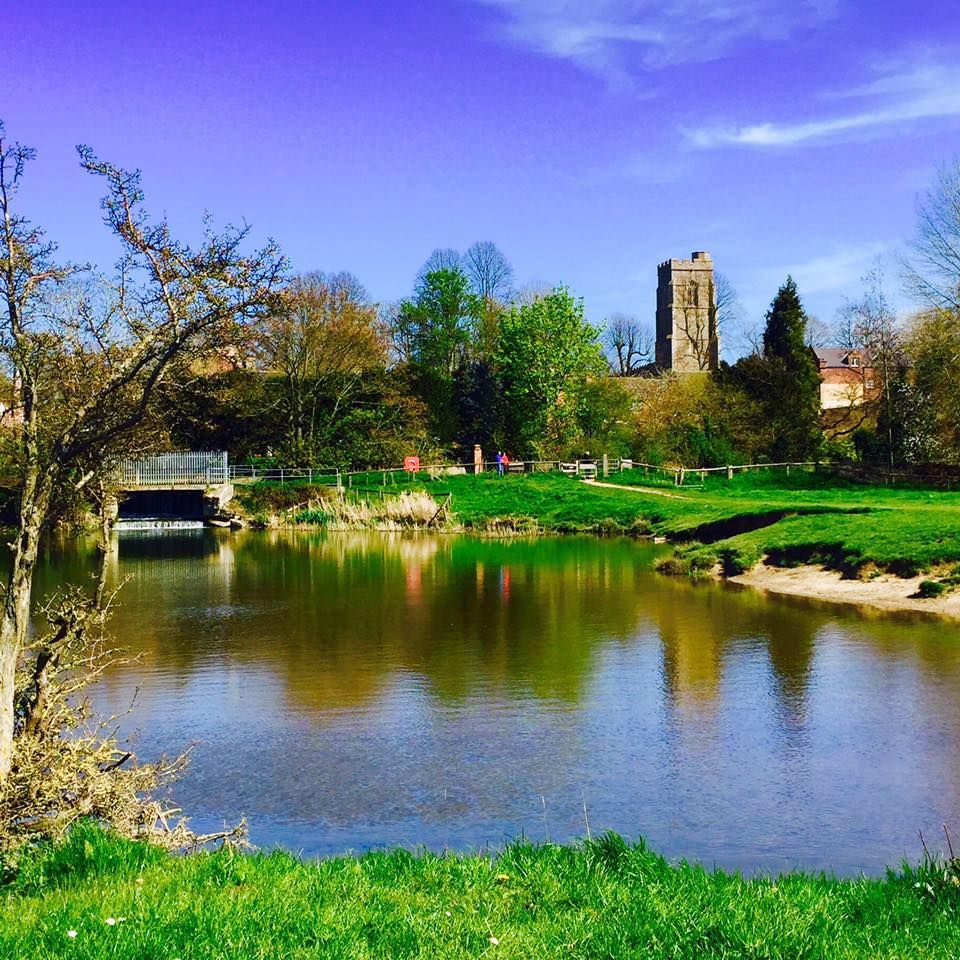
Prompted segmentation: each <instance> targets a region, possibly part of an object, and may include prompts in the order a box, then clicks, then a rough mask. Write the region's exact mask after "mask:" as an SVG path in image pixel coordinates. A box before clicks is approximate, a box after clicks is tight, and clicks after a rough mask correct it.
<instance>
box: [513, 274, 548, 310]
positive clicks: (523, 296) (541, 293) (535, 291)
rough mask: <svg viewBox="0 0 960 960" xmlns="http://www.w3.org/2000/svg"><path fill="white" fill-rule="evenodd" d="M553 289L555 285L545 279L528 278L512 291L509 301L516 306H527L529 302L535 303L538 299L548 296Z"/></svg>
mask: <svg viewBox="0 0 960 960" xmlns="http://www.w3.org/2000/svg"><path fill="white" fill-rule="evenodd" d="M554 289H555V286H554V285H553V284H552V283H547V282H546V280H530V281H528V282H527V283H525V284H524V285H523V286H522V287H520V288H519V289H518V290H515V291H514V293H513V297H512V298H511V302H512V303H514V304H516V305H517V306H518V307H525V306H529V305H530V304H531V303H536V302H537V301H538V300H542V299H543V298H544V297H547V296H549V295H550V294H551V293H553V291H554Z"/></svg>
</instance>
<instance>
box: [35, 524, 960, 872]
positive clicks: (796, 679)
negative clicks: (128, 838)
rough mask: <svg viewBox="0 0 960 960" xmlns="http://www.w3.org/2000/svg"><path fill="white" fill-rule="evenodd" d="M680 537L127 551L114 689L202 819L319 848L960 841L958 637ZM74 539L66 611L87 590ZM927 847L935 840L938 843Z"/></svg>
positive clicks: (215, 542) (241, 544)
mask: <svg viewBox="0 0 960 960" xmlns="http://www.w3.org/2000/svg"><path fill="white" fill-rule="evenodd" d="M662 549H664V548H662V547H655V546H653V545H650V544H646V543H643V542H637V541H633V540H629V539H596V538H588V537H568V538H545V539H536V540H533V539H530V540H528V539H518V540H507V541H498V540H479V539H470V538H466V537H436V538H427V537H410V538H404V537H400V536H396V535H376V534H331V535H324V534H320V533H305V532H296V531H290V532H288V531H284V532H256V531H245V532H240V533H229V532H226V531H209V530H208V531H184V532H182V533H178V532H173V531H163V532H162V533H160V534H150V533H134V532H128V533H122V534H119V535H117V537H116V539H115V541H114V549H113V553H112V555H111V558H110V576H111V580H112V581H113V583H114V584H117V583H120V582H121V581H122V580H126V581H127V582H126V583H125V585H124V587H123V589H122V591H121V595H120V605H119V608H118V610H117V612H116V614H115V617H114V620H113V630H114V632H115V633H116V635H117V636H118V637H119V638H120V640H121V641H122V643H123V644H124V646H126V647H127V649H128V650H129V651H130V652H131V653H133V654H141V655H142V659H141V660H140V661H139V662H137V663H132V664H128V665H125V666H122V667H116V668H114V669H113V670H111V671H110V672H109V673H108V674H107V675H106V677H105V678H104V680H103V681H102V682H101V683H100V684H98V686H97V687H96V688H94V695H93V701H94V705H95V707H96V708H97V709H98V710H99V711H101V712H104V713H120V712H122V711H124V710H125V709H126V708H127V706H128V705H129V703H130V702H131V701H132V700H133V699H134V695H135V693H136V692H137V690H139V693H138V694H137V697H136V706H135V710H134V712H133V713H132V714H130V715H129V716H126V717H124V718H123V720H122V724H123V728H124V730H125V732H127V733H130V734H134V747H135V749H136V751H137V752H138V754H139V755H140V756H142V757H144V758H151V757H154V756H156V755H157V754H158V753H161V752H176V751H179V750H181V749H183V748H185V747H187V746H189V745H190V744H194V747H193V760H192V763H191V765H190V768H189V770H188V772H187V773H186V775H185V776H184V777H183V779H182V780H181V781H180V782H179V783H178V784H177V786H176V788H175V797H176V799H177V801H178V802H179V803H180V804H181V805H182V806H183V807H184V808H185V810H186V811H187V812H188V813H190V815H191V816H192V818H193V820H192V822H193V824H194V826H196V827H198V828H204V829H205V828H210V827H216V826H219V825H222V824H223V823H224V822H225V821H226V822H231V823H232V822H235V821H236V820H238V819H239V818H240V817H241V816H245V817H246V818H247V819H248V821H249V824H250V832H251V838H252V840H253V841H254V842H255V843H257V844H259V845H261V846H266V847H270V846H274V845H282V846H284V847H286V848H289V849H292V850H295V851H298V852H302V853H304V854H308V855H315V854H332V853H339V852H342V851H345V850H348V849H351V850H363V849H368V848H371V847H381V846H389V845H395V844H402V845H406V846H410V847H416V846H420V845H424V846H427V847H430V848H434V849H443V848H445V847H449V848H454V849H458V850H466V849H476V848H482V847H484V846H485V845H487V844H491V845H497V846H499V845H502V844H503V843H504V842H505V841H508V840H509V839H511V838H516V837H520V836H525V837H527V838H530V839H532V840H538V841H539V840H543V839H546V838H549V839H550V840H553V841H566V840H569V839H571V838H574V837H579V836H583V835H584V834H586V832H587V829H588V827H587V824H588V823H589V829H590V830H591V831H592V832H593V833H597V832H599V831H602V830H606V829H612V830H616V831H618V832H620V833H622V834H624V835H625V836H627V837H629V838H634V839H635V838H638V837H641V836H642V837H644V838H645V839H646V840H647V841H648V842H649V843H650V845H651V846H652V847H654V848H655V849H656V850H658V851H660V852H662V853H664V854H665V855H667V856H669V857H672V858H677V857H686V858H689V859H696V860H700V861H702V862H703V863H704V864H706V865H707V866H713V865H714V864H716V865H719V866H723V867H727V868H739V869H743V870H745V871H749V872H756V871H758V870H760V871H771V872H778V871H780V870H786V869H793V868H796V867H802V868H806V869H821V868H822V869H828V870H833V871H836V872H837V873H841V874H853V873H856V872H858V871H861V870H862V871H866V872H868V873H872V874H876V873H879V872H881V871H882V870H883V868H884V866H885V865H887V864H890V865H897V864H898V863H899V861H900V860H901V858H903V857H905V856H906V857H908V858H909V859H912V860H915V859H917V858H918V857H919V855H920V854H921V852H922V848H921V846H920V841H919V839H918V830H920V829H922V830H923V832H924V835H925V836H927V837H929V838H932V839H933V840H934V842H936V840H937V839H938V838H942V826H941V825H942V824H943V823H945V822H946V823H948V824H953V825H955V826H956V827H957V832H958V835H960V807H958V802H957V801H958V798H960V631H958V630H957V628H956V627H955V626H953V625H948V624H944V623H937V622H934V621H926V620H918V619H916V618H909V617H899V618H898V617H892V616H889V615H888V616H872V617H864V616H863V615H861V614H859V613H857V612H856V611H855V610H852V609H849V608H838V607H832V606H829V605H824V604H816V603H813V602H804V601H799V600H791V599H787V598H782V599H777V598H768V597H765V596H762V595H760V594H757V593H754V592H751V591H748V590H742V589H740V590H738V589H735V588H732V587H729V586H724V585H721V584H704V585H695V584H691V583H688V582H686V581H683V580H678V579H672V578H668V577H663V576H660V575H658V574H656V573H654V572H653V570H652V562H653V560H654V558H655V556H656V555H657V553H658V551H660V550H662ZM91 564H92V559H91V554H90V552H89V550H86V549H85V548H84V547H83V545H82V544H80V545H78V544H74V545H71V546H67V547H57V546H52V547H51V548H50V549H49V550H48V552H47V553H46V554H45V555H44V558H43V561H42V563H41V565H40V568H39V570H38V579H37V591H38V593H43V592H44V591H48V590H50V589H52V588H53V586H54V585H56V584H57V583H59V582H62V581H63V580H65V579H71V580H75V581H76V580H80V579H82V578H83V576H84V575H85V573H86V572H88V571H89V569H90V566H91ZM928 842H930V841H929V840H928Z"/></svg>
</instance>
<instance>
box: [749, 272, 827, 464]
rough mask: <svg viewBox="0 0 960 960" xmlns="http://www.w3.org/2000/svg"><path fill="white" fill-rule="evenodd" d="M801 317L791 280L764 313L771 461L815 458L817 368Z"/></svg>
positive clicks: (817, 442)
mask: <svg viewBox="0 0 960 960" xmlns="http://www.w3.org/2000/svg"><path fill="white" fill-rule="evenodd" d="M806 334H807V315H806V313H804V310H803V305H802V304H801V303H800V297H799V295H798V293H797V285H796V283H794V281H793V278H792V277H787V281H786V283H784V285H783V286H782V287H781V288H780V289H779V290H778V291H777V295H776V297H774V299H773V303H771V304H770V309H769V310H768V311H767V325H766V328H765V329H764V332H763V356H764V360H766V362H767V366H768V376H769V381H768V389H767V391H766V392H767V397H766V400H767V405H768V412H769V415H770V419H771V423H772V425H773V432H774V443H773V449H772V450H771V453H772V455H773V457H774V459H776V460H809V459H811V458H812V457H814V456H816V453H817V450H818V449H819V446H820V442H821V440H822V435H821V432H820V370H819V368H818V365H817V361H816V358H815V357H814V354H813V351H812V350H811V349H810V347H808V346H807V342H806Z"/></svg>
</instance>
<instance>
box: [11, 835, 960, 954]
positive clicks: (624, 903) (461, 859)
mask: <svg viewBox="0 0 960 960" xmlns="http://www.w3.org/2000/svg"><path fill="white" fill-rule="evenodd" d="M955 876H956V875H955V872H954V870H953V869H951V868H944V867H943V866H942V865H941V866H936V865H934V864H926V865H923V866H921V867H919V868H916V869H913V868H909V867H904V868H902V870H901V871H899V872H896V873H890V874H888V876H887V877H886V878H883V879H867V878H861V879H856V880H839V879H834V878H830V877H825V876H809V875H803V874H791V875H786V876H781V877H777V878H765V877H760V878H754V879H749V880H748V879H743V878H741V877H740V876H738V875H731V874H725V873H722V872H719V871H717V872H712V871H707V870H704V869H702V868H701V867H698V866H691V865H687V864H680V865H671V864H669V863H668V862H667V861H665V860H664V859H663V858H661V857H659V856H657V855H656V854H655V853H652V852H651V851H649V850H647V849H646V848H645V847H644V846H642V845H636V846H634V845H628V844H626V843H625V842H624V841H622V840H620V839H619V838H617V837H615V836H606V837H603V838H601V839H597V840H594V841H592V842H585V843H582V844H578V845H575V846H555V845H544V846H533V845H530V844H522V843H521V844H515V845H512V846H509V847H507V848H506V849H505V850H503V851H502V852H500V853H498V854H497V855H495V856H492V857H491V856H486V855H483V854H473V855H461V856H454V855H448V856H439V855H434V854H428V853H424V854H420V855H416V856H415V855H412V854H410V853H408V852H405V851H402V850H394V851H391V852H387V853H368V854H365V855H363V856H360V857H336V858H332V859H328V860H322V861H316V862H305V861H301V860H298V859H297V858H295V857H293V856H290V855H288V854H285V853H272V854H269V855H263V854H258V855H243V854H238V853H234V852H230V851H221V852H218V853H214V854H198V855H193V856H188V857H175V856H171V855H168V854H166V853H163V852H162V851H160V850H157V849H155V848H152V847H149V846H147V845H145V844H142V843H132V842H130V841H124V840H120V839H117V838H115V837H112V836H109V835H107V834H104V833H102V832H100V831H99V830H96V829H93V828H81V829H77V830H75V831H74V832H73V833H72V834H71V836H70V837H69V839H68V840H67V841H66V842H65V843H64V844H63V845H61V846H59V847H56V848H46V849H43V850H41V851H39V852H36V853H34V854H32V855H31V856H30V857H28V858H27V859H26V861H25V862H24V863H23V864H22V865H21V867H20V869H19V872H18V873H17V874H16V875H15V878H14V879H13V880H12V882H10V883H9V884H8V885H7V886H5V887H0V956H2V957H4V958H7V957H9V958H20V957H23V958H27V957H30V958H32V960H53V958H56V960H65V958H77V960H93V958H98V960H99V958H114V960H126V958H129V960H134V958H136V960H145V958H156V960H160V958H166V960H173V958H178V957H179V958H181V960H200V958H203V960H219V958H223V960H226V958H230V960H239V958H243V960H254V958H268V957H269V958H284V960H296V958H307V957H330V958H348V957H349V958H365V957H371V958H372V957H378V958H385V960H386V958H402V957H418V958H431V960H433V958H446V957H488V958H497V957H499V958H533V957H536V958H549V957H558V958H559V957H564V958H577V957H583V958H586V957H597V958H601V957H602V958H625V957H637V958H640V957H643V958H651V960H652V958H671V960H681V958H690V960H694V958H696V960H709V958H727V960H729V958H758V960H759V958H810V960H814V958H816V960H828V958H845V960H846V958H871V960H875V958H885V957H889V958H893V957H896V958H913V957H916V958H930V960H933V958H941V957H942V958H946V957H956V956H958V955H960V885H958V883H957V882H956V880H955ZM108 918H113V919H114V920H115V921H117V922H115V923H114V924H112V925H111V924H109V923H108V922H107V921H108ZM120 918H122V919H120ZM71 930H73V931H76V936H75V937H72V938H71V937H70V935H69V931H71Z"/></svg>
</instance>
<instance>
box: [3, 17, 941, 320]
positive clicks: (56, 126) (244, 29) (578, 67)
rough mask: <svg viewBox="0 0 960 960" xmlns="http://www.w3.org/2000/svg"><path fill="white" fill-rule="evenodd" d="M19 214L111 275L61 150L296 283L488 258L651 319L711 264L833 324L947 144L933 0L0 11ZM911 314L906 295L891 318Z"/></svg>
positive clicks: (751, 313)
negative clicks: (217, 233)
mask: <svg viewBox="0 0 960 960" xmlns="http://www.w3.org/2000/svg"><path fill="white" fill-rule="evenodd" d="M5 22H6V26H7V30H6V36H7V38H8V39H7V40H6V41H5V59H6V65H7V71H6V79H7V82H6V95H5V97H4V106H3V108H2V112H0V116H2V117H3V119H4V121H5V122H6V125H7V130H8V133H9V135H11V136H13V137H14V138H16V139H20V140H22V141H24V142H27V143H30V144H32V145H34V146H36V147H37V148H38V150H39V151H40V156H39V159H38V160H37V162H36V163H35V164H34V166H33V168H32V170H31V171H30V179H29V182H28V184H27V186H26V187H25V189H24V195H23V202H24V203H25V204H26V205H27V207H28V210H29V212H30V214H31V215H32V216H33V217H34V219H35V220H37V221H38V222H40V223H42V224H43V225H44V226H45V227H46V228H47V230H48V232H49V233H50V235H51V236H52V237H54V238H55V239H57V240H59V241H60V244H61V250H62V251H63V253H64V254H65V255H67V256H69V257H71V258H73V259H77V260H94V261H97V262H99V263H101V264H102V265H104V266H107V265H109V263H110V262H111V261H112V259H113V257H114V255H115V252H116V251H115V248H114V247H113V246H112V245H111V243H110V241H109V240H108V238H107V237H106V236H105V231H104V230H103V228H101V227H100V226H99V222H98V221H99V212H98V209H97V200H98V195H99V188H98V185H97V183H96V182H95V181H94V180H92V179H90V178H85V176H84V175H83V174H82V173H81V172H80V171H79V169H78V168H77V166H76V158H75V155H74V153H73V146H74V145H75V144H77V143H80V142H84V143H89V144H91V145H92V146H93V147H94V148H95V149H96V150H97V151H99V152H100V153H101V155H102V156H104V157H106V158H108V159H111V160H113V161H115V162H118V163H121V164H124V165H128V166H135V167H140V168H141V169H142V170H143V174H144V182H145V187H146V190H147V196H148V200H149V204H150V206H151V208H152V209H154V210H156V211H158V212H165V213H167V214H168V215H169V217H170V218H171V220H172V221H173V223H174V225H175V227H176V228H178V229H180V230H182V231H185V232H190V231H193V230H195V229H196V227H197V225H198V223H199V220H200V215H201V212H202V211H203V210H204V209H208V210H210V211H211V212H212V213H213V214H214V215H215V216H216V217H217V218H218V219H220V220H222V221H227V220H229V221H233V222H237V221H240V220H243V219H246V220H247V221H248V222H250V223H251V224H252V225H253V227H254V235H255V236H258V237H261V238H262V237H266V236H267V235H271V236H273V237H275V238H276V239H277V240H279V241H280V243H281V244H282V245H283V247H284V249H285V251H286V252H287V254H288V255H289V257H290V259H291V261H292V263H293V266H294V268H295V269H297V270H309V269H323V270H341V269H347V270H351V271H353V272H354V273H356V274H357V275H358V276H359V277H360V278H361V280H363V282H364V283H365V284H366V285H367V287H368V288H369V290H370V291H371V293H372V295H373V296H374V297H375V298H377V299H380V300H391V299H394V298H397V297H400V296H403V295H405V294H406V293H408V292H409V289H410V286H411V284H412V280H413V277H414V275H415V274H416V271H417V269H418V267H419V266H420V264H421V263H422V262H423V260H424V259H425V258H426V257H427V255H428V254H429V253H430V251H431V250H432V249H433V248H435V247H458V248H465V247H466V246H468V245H469V244H470V243H471V242H473V241H474V240H487V239H489V240H493V241H495V242H496V243H497V244H498V245H499V246H500V247H501V248H502V249H503V250H504V252H505V253H506V254H507V255H508V257H509V258H510V260H511V261H512V263H513V265H514V268H515V271H516V274H517V279H518V281H520V282H521V283H522V282H527V281H529V282H541V283H542V282H546V283H560V282H563V283H566V284H567V285H569V286H570V287H571V289H573V290H574V292H576V293H577V294H579V295H582V296H583V297H584V300H585V303H586V308H587V314H588V316H589V317H590V318H591V319H593V320H594V321H597V322H600V321H602V320H603V318H604V317H605V316H607V315H609V314H610V313H613V312H617V311H619V312H627V313H633V314H635V315H637V316H639V317H641V318H642V319H645V320H650V321H651V322H652V318H653V310H654V291H655V286H656V265H657V263H658V262H659V261H661V260H663V259H666V258H668V257H680V256H689V254H690V251H692V250H694V249H706V250H709V251H710V252H711V253H712V254H713V256H714V259H715V261H716V263H717V266H718V267H719V269H721V270H723V271H724V272H725V273H726V274H727V275H728V276H729V277H730V279H731V281H732V282H733V284H734V286H735V287H736V288H737V290H738V291H739V294H740V298H741V300H742V302H743V305H744V309H745V315H746V322H748V323H749V322H750V321H754V322H759V321H760V320H761V319H762V315H763V312H764V310H765V308H766V306H767V304H768V303H769V301H770V299H771V298H772V297H773V295H774V293H775V292H776V288H777V286H778V284H779V283H780V282H781V281H782V280H783V279H784V278H785V277H786V275H787V274H788V273H792V274H793V275H794V277H795V278H796V280H797V283H798V286H799V289H800V293H801V296H802V297H803V299H804V301H805V303H806V304H807V306H808V309H809V310H810V312H812V313H814V314H815V315H817V316H818V317H819V318H820V319H822V320H824V321H827V322H831V321H832V320H833V318H834V313H835V311H836V309H837V307H838V306H839V305H840V304H841V303H842V301H843V297H844V296H846V295H855V294H856V291H857V289H858V286H859V283H858V281H859V278H860V276H862V274H863V273H865V272H866V270H868V269H869V268H870V267H871V265H872V264H873V263H874V261H875V260H876V259H877V258H878V257H879V258H881V260H883V261H884V262H885V263H886V265H887V271H888V275H889V280H890V283H891V286H892V287H893V288H896V285H897V276H896V274H897V270H896V263H895V258H896V255H897V253H898V251H900V250H902V249H903V248H904V245H905V243H906V242H907V241H909V238H910V236H911V235H912V232H913V229H914V204H915V197H916V195H917V194H918V192H922V191H923V190H925V189H926V188H927V187H928V186H929V185H930V184H931V183H932V181H933V178H934V175H935V172H936V169H937V166H938V165H939V164H941V163H943V162H945V161H946V160H948V159H949V158H950V157H951V156H953V155H954V154H956V153H957V152H958V151H960V7H958V6H957V4H956V3H955V2H948V0H932V2H928V3H926V4H924V5H913V4H911V5H907V4H904V3H902V2H893V0H875V2H872V3H869V4H868V3H862V2H852V0H795V2H792V3H790V4H787V3H783V2H778V0H752V2H736V0H726V2H717V3H711V2H709V0H699V2H694V0H660V2H656V3H653V2H645V0H599V2H588V0H580V2H577V0H446V2H439V0H421V2H417V3H415V4H411V3H400V2H396V3H386V2H367V0H357V2H352V3H343V4H336V3H331V2H322V0H320V2H309V0H298V2H294V0H275V2H273V3H271V4H264V3H262V2H252V0H232V2H226V0H207V2H203V0H193V2H189V3H188V2H184V0H166V2H165V3H163V4H159V3H154V4H149V5H148V4H124V3H118V2H114V0H100V2H97V3H87V4H77V3H73V2H65V0H61V2H53V0H38V2H36V3H33V4H31V5H30V6H29V8H27V7H24V6H18V7H16V8H14V9H13V10H12V11H8V12H7V14H6V16H5ZM904 305H906V304H904Z"/></svg>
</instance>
